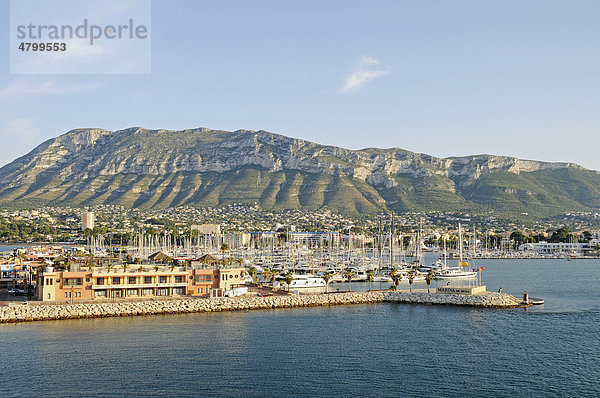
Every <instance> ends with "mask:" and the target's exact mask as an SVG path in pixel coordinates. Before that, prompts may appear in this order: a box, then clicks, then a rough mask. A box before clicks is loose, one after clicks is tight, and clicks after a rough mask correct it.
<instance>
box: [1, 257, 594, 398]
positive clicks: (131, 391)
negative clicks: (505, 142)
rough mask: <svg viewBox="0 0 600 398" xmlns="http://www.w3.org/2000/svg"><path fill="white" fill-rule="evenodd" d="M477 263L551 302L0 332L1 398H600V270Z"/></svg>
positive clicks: (300, 311)
mask: <svg viewBox="0 0 600 398" xmlns="http://www.w3.org/2000/svg"><path fill="white" fill-rule="evenodd" d="M477 265H478V266H483V267H485V268H486V270H485V271H484V274H483V281H484V283H485V284H486V285H487V286H488V290H498V289H499V288H500V287H502V288H503V291H505V292H507V293H511V294H514V295H520V294H522V292H523V290H528V291H529V292H530V294H531V295H532V296H534V297H541V298H543V299H545V304H544V305H543V306H540V307H530V308H527V309H511V310H495V309H477V308H462V307H448V306H426V305H408V304H391V303H385V304H366V305H351V306H336V307H311V308H294V309H284V310H281V309H280V310H264V311H250V312H228V313H202V314H185V315H160V316H146V317H126V318H101V319H80V320H67V321H51V322H35V323H22V324H3V325H0V337H1V341H2V347H3V348H2V356H3V366H2V369H3V370H2V376H1V379H0V391H1V395H2V396H3V397H22V396H45V397H48V396H56V397H64V396H140V397H151V396H189V397H199V396H203V397H204V396H244V397H290V396H305V397H332V396H333V397H337V396H339V397H346V396H377V397H397V396H411V397H432V396H437V397H464V396H476V397H500V396H511V397H538V396H539V397H574V396H577V397H584V396H589V397H597V396H599V395H600V385H599V382H598V380H600V338H599V332H600V261H599V260H572V261H565V260H485V261H484V260H481V261H478V262H477ZM332 286H334V287H335V288H336V289H337V288H343V286H344V285H343V284H337V285H332ZM373 287H374V288H375V286H373ZM352 288H353V290H364V289H366V288H367V284H366V283H354V282H353V283H352ZM401 288H407V286H405V287H403V286H401ZM413 288H419V289H422V288H426V285H425V284H424V283H420V284H417V283H415V285H414V286H413ZM334 290H335V289H334Z"/></svg>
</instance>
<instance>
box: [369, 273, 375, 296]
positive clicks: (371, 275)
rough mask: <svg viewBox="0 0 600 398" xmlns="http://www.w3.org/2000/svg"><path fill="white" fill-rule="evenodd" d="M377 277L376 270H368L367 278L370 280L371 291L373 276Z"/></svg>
mask: <svg viewBox="0 0 600 398" xmlns="http://www.w3.org/2000/svg"><path fill="white" fill-rule="evenodd" d="M374 277H375V271H374V270H372V269H368V270H367V280H368V281H369V291H371V282H373V278H374Z"/></svg>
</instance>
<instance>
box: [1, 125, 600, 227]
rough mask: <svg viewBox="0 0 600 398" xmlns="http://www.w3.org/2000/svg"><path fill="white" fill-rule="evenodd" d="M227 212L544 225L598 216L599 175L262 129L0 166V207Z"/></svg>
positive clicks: (98, 136) (152, 139) (167, 135)
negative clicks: (246, 208)
mask: <svg viewBox="0 0 600 398" xmlns="http://www.w3.org/2000/svg"><path fill="white" fill-rule="evenodd" d="M230 203H258V204H259V205H260V206H261V207H262V208H265V209H305V210H316V209H320V208H323V207H325V206H326V207H327V208H329V209H331V210H333V211H337V212H342V213H345V214H365V213H375V212H379V211H382V210H394V211H397V212H406V211H452V212H458V211H472V212H498V213H517V212H519V213H521V212H527V213H530V214H531V215H533V216H550V215H556V214H561V213H564V212H574V211H594V210H597V209H600V173H599V172H597V171H593V170H588V169H585V168H583V167H581V166H578V165H576V164H573V163H548V162H540V161H533V160H521V159H517V158H513V157H505V156H493V155H474V156H465V157H450V158H437V157H434V156H430V155H426V154H420V153H414V152H410V151H406V150H403V149H398V148H389V149H378V148H367V149H361V150H350V149H345V148H341V147H336V146H327V145H320V144H316V143H313V142H310V141H305V140H300V139H295V138H290V137H286V136H283V135H279V134H274V133H270V132H267V131H250V130H237V131H233V132H229V131H222V130H211V129H207V128H197V129H189V130H182V131H172V130H148V129H144V128H137V127H136V128H128V129H124V130H118V131H108V130H103V129H98V128H85V129H76V130H71V131H69V132H67V133H65V134H63V135H61V136H59V137H56V138H53V139H50V140H48V141H46V142H44V143H42V144H40V145H39V146H38V147H37V148H35V149H34V150H32V151H31V152H30V153H28V154H27V155H25V156H22V157H20V158H18V159H16V160H14V161H13V162H11V163H9V164H7V165H6V166H4V167H2V168H0V205H2V206H5V207H11V206H19V207H23V206H40V205H54V206H64V205H70V206H92V205H97V204H119V205H124V206H126V207H135V208H142V209H160V208H166V207H173V206H179V205H190V206H221V205H226V204H230Z"/></svg>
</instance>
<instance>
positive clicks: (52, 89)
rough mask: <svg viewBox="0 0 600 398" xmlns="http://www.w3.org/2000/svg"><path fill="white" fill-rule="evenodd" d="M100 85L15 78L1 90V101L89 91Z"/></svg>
mask: <svg viewBox="0 0 600 398" xmlns="http://www.w3.org/2000/svg"><path fill="white" fill-rule="evenodd" d="M98 87H99V86H98V85H97V84H87V83H86V84H78V85H71V86H60V85H58V84H57V83H56V82H55V81H54V80H48V81H43V82H40V81H36V80H33V79H19V80H15V81H14V82H13V83H12V84H10V85H9V86H8V87H6V88H4V89H2V90H0V101H8V100H18V99H23V98H31V97H43V96H47V95H58V94H64V93H71V92H81V91H89V90H93V89H95V88H98Z"/></svg>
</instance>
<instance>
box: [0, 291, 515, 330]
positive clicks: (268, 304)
mask: <svg viewBox="0 0 600 398" xmlns="http://www.w3.org/2000/svg"><path fill="white" fill-rule="evenodd" d="M381 302H395V303H414V304H434V305H459V306H472V307H483V308H515V307H522V306H523V304H522V302H521V301H520V300H519V299H517V298H516V297H514V296H511V295H509V294H506V293H492V292H486V293H482V294H477V295H461V294H445V293H417V292H415V293H401V292H394V291H375V292H373V291H372V292H347V293H331V294H315V295H287V296H269V297H256V296H249V297H233V298H229V297H222V298H210V299H200V298H182V299H168V300H164V299H153V300H147V301H116V302H94V303H87V304H86V303H74V304H67V303H65V304H47V305H42V304H40V305H9V306H2V307H0V323H12V322H28V321H46V320H58V319H77V318H101V317H114V316H136V315H155V314H176V313H191V312H220V311H244V310H257V309H275V308H293V307H315V306H329V305H348V304H366V303H381Z"/></svg>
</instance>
